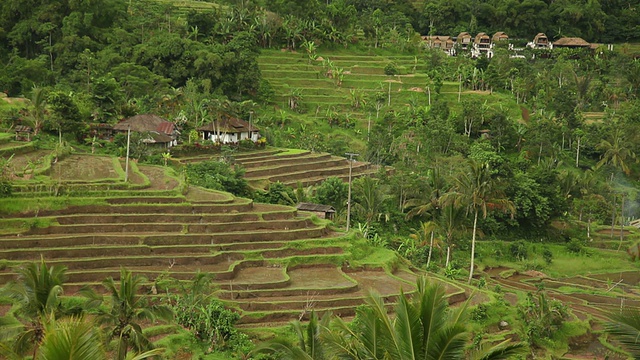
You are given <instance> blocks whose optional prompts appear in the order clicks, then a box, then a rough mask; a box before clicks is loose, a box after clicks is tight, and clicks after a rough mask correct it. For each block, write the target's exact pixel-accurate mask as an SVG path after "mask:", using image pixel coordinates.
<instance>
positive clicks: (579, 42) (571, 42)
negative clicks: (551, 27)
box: [553, 37, 591, 49]
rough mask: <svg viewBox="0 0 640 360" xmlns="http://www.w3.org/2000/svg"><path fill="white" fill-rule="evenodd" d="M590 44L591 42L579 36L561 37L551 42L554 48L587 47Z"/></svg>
mask: <svg viewBox="0 0 640 360" xmlns="http://www.w3.org/2000/svg"><path fill="white" fill-rule="evenodd" d="M590 46H591V44H589V43H588V42H586V41H585V40H584V39H582V38H579V37H563V38H561V39H559V40H557V41H556V42H554V43H553V47H554V48H556V47H557V48H569V49H580V48H583V49H588V48H589V47H590Z"/></svg>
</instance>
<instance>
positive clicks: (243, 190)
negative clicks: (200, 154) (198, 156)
mask: <svg viewBox="0 0 640 360" xmlns="http://www.w3.org/2000/svg"><path fill="white" fill-rule="evenodd" d="M186 174H187V179H188V181H189V183H190V184H193V185H196V186H202V187H204V188H207V189H213V190H221V191H228V192H230V193H232V194H234V195H237V196H248V195H249V194H250V191H249V186H248V185H247V181H246V180H245V179H244V170H243V169H242V168H240V167H239V166H235V167H233V168H232V167H231V166H230V165H229V164H227V163H224V162H220V161H203V162H200V163H197V164H188V165H187V166H186Z"/></svg>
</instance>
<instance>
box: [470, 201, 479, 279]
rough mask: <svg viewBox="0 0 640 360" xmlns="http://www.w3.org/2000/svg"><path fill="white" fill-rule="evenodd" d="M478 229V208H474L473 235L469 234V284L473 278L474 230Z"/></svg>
mask: <svg viewBox="0 0 640 360" xmlns="http://www.w3.org/2000/svg"><path fill="white" fill-rule="evenodd" d="M477 229H478V209H476V210H475V213H474V215H473V235H472V236H471V267H470V268H469V281H468V283H469V284H471V279H472V278H473V265H474V260H475V258H476V257H475V253H476V230H477Z"/></svg>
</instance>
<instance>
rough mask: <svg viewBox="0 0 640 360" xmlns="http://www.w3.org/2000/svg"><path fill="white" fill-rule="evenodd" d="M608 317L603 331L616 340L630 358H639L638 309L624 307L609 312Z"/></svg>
mask: <svg viewBox="0 0 640 360" xmlns="http://www.w3.org/2000/svg"><path fill="white" fill-rule="evenodd" d="M609 319H611V321H610V322H607V323H606V324H605V331H606V332H608V333H609V334H610V335H611V336H612V337H613V338H614V339H616V340H618V341H619V342H620V344H621V345H622V347H623V348H624V349H625V350H626V351H627V352H628V353H629V354H630V355H631V357H632V358H634V359H640V341H638V339H639V338H640V311H638V310H637V309H631V308H625V309H624V310H621V311H620V312H619V313H612V314H610V315H609Z"/></svg>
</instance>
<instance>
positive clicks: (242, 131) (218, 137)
mask: <svg viewBox="0 0 640 360" xmlns="http://www.w3.org/2000/svg"><path fill="white" fill-rule="evenodd" d="M197 130H198V131H199V132H201V133H202V138H203V140H212V141H215V142H220V143H223V144H228V143H237V142H239V141H241V140H252V141H254V142H255V141H258V139H259V138H260V132H259V131H260V130H259V129H258V128H257V127H255V126H254V125H253V124H250V123H249V122H247V121H245V120H242V119H238V118H234V117H231V116H227V115H223V116H222V117H221V119H220V120H219V121H213V122H211V123H209V124H207V125H204V126H201V127H199V128H198V129H197Z"/></svg>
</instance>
